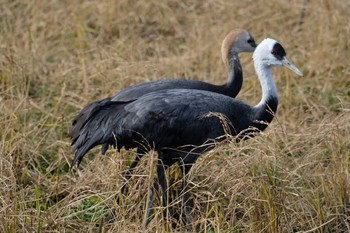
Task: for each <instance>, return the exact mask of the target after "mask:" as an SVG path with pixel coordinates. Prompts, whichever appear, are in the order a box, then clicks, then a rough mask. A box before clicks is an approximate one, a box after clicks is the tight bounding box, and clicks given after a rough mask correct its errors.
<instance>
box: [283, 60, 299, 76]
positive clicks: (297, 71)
mask: <svg viewBox="0 0 350 233" xmlns="http://www.w3.org/2000/svg"><path fill="white" fill-rule="evenodd" d="M282 64H283V66H285V67H287V68H289V69H291V70H292V71H294V72H295V73H296V74H297V75H300V76H303V73H302V72H301V71H300V70H299V69H298V68H297V67H296V66H295V65H294V64H293V63H292V62H291V61H289V60H288V59H287V57H285V56H284V57H283V59H282Z"/></svg>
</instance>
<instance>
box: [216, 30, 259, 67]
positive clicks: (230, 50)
mask: <svg viewBox="0 0 350 233" xmlns="http://www.w3.org/2000/svg"><path fill="white" fill-rule="evenodd" d="M256 46H257V44H256V43H255V40H254V37H253V36H252V35H250V34H249V32H247V31H246V30H244V29H233V30H232V31H230V32H229V33H228V34H227V36H226V37H225V39H224V40H223V41H222V45H221V56H222V59H223V61H224V63H225V65H226V67H228V66H229V61H230V60H231V59H232V57H233V56H234V55H237V54H238V53H242V52H250V53H252V52H254V50H255V48H256Z"/></svg>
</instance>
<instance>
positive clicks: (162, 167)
mask: <svg viewBox="0 0 350 233" xmlns="http://www.w3.org/2000/svg"><path fill="white" fill-rule="evenodd" d="M173 163H174V162H173V161H172V160H169V159H167V158H166V157H165V156H164V155H163V153H162V152H158V164H157V178H156V180H155V181H154V183H153V187H152V188H151V189H150V194H149V200H148V206H147V220H146V227H147V226H148V224H149V223H150V222H151V220H152V217H153V216H152V215H153V199H154V192H157V191H158V189H159V185H160V187H161V189H162V202H163V207H165V208H167V207H168V203H169V201H168V190H167V181H166V177H165V171H166V169H168V168H169V167H170V166H171V165H172V164H173ZM167 213H168V211H167V210H166V216H167Z"/></svg>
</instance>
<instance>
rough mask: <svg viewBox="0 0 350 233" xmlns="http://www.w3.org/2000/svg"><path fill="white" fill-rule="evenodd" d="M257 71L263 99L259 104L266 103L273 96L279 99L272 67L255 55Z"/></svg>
mask: <svg viewBox="0 0 350 233" xmlns="http://www.w3.org/2000/svg"><path fill="white" fill-rule="evenodd" d="M254 66H255V72H256V74H257V75H258V78H259V80H260V85H261V89H262V99H261V101H260V102H259V104H258V105H257V106H261V105H265V104H266V103H267V101H268V100H269V99H271V98H276V99H278V94H277V89H276V85H275V83H274V81H273V79H272V72H271V67H270V66H268V65H267V64H266V63H264V62H263V61H262V60H261V59H258V58H257V59H256V58H255V57H254Z"/></svg>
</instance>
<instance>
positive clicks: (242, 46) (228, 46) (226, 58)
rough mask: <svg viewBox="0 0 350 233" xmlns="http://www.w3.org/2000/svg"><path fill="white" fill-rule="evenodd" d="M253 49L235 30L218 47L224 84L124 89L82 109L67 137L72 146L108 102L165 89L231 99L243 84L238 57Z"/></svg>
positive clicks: (163, 83) (170, 82) (167, 83)
mask: <svg viewBox="0 0 350 233" xmlns="http://www.w3.org/2000/svg"><path fill="white" fill-rule="evenodd" d="M256 46H257V45H256V43H255V40H254V38H253V37H252V36H251V35H250V34H249V33H248V32H247V31H246V30H243V29H234V30H232V31H230V32H229V33H228V34H227V36H226V37H225V39H224V40H223V42H222V45H221V55H222V59H223V62H224V63H225V66H226V68H227V75H228V80H227V83H226V84H224V85H214V84H210V83H206V82H201V81H196V80H185V79H165V80H157V81H153V82H146V83H140V84H137V85H134V86H130V87H127V88H125V89H123V90H122V91H120V92H119V93H117V94H116V95H114V96H113V97H111V98H106V99H102V100H99V101H96V102H93V103H91V104H89V105H87V106H86V107H85V108H83V109H82V110H81V111H80V113H79V114H78V115H77V116H76V117H75V119H74V120H73V123H72V128H71V131H70V137H71V138H72V140H73V142H74V141H75V140H76V139H77V138H78V137H79V134H80V131H81V129H82V127H83V126H84V124H85V123H86V121H87V120H88V119H89V118H90V117H91V116H92V115H93V113H94V112H95V111H98V110H99V108H100V107H101V106H103V105H104V104H106V103H108V102H110V101H113V102H128V101H132V100H135V99H138V98H139V97H141V96H143V95H145V94H147V93H150V92H152V91H157V90H165V89H196V90H206V91H212V92H217V93H220V94H224V95H227V96H231V97H233V98H234V97H236V96H237V94H238V93H239V91H240V90H241V88H242V83H243V75H242V67H241V63H240V60H239V56H238V54H239V53H242V52H254V50H255V48H256ZM107 149H108V144H104V145H103V146H102V154H105V152H106V151H107Z"/></svg>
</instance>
